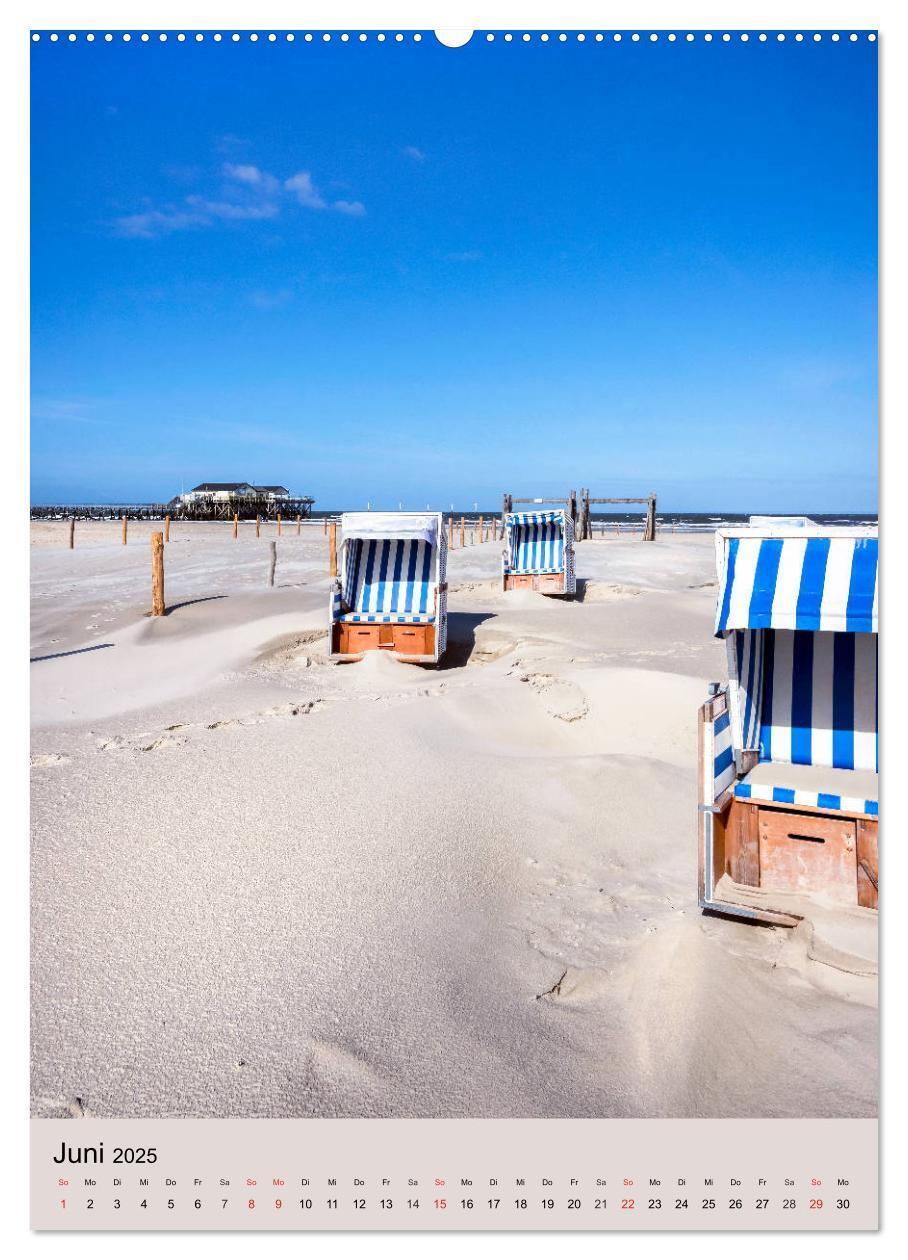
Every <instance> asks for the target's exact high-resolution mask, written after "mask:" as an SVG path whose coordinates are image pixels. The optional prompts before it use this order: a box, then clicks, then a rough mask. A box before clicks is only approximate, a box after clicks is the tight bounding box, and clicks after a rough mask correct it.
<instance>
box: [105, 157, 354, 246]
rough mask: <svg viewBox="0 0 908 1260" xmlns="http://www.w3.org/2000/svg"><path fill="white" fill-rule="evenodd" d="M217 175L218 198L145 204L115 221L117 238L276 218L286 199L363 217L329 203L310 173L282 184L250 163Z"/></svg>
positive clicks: (350, 207)
mask: <svg viewBox="0 0 908 1260" xmlns="http://www.w3.org/2000/svg"><path fill="white" fill-rule="evenodd" d="M221 175H222V178H223V186H222V188H221V189H220V190H219V195H216V196H206V195H204V194H202V193H193V194H191V195H189V196H187V197H184V198H183V199H182V200H181V201H178V202H173V203H170V204H168V205H165V206H153V205H148V206H147V207H146V208H145V209H142V210H138V211H136V212H135V213H134V214H126V215H121V216H120V217H119V218H117V219H115V220H114V221H113V228H114V230H115V231H116V232H117V234H118V235H120V236H126V237H140V238H145V239H148V240H150V239H154V238H155V237H158V236H166V235H168V234H169V233H172V232H183V231H187V230H190V229H197V228H203V227H210V226H212V225H213V224H216V223H218V222H241V221H244V220H246V221H255V220H261V219H274V218H276V217H277V216H278V215H279V214H280V213H281V210H282V207H283V204H284V199H285V197H286V196H287V194H290V195H291V196H292V197H293V199H294V200H295V202H296V204H297V205H300V206H303V207H305V208H306V209H308V210H328V211H335V212H336V213H338V214H343V215H347V216H350V217H353V218H361V217H362V216H363V215H364V214H365V213H366V207H365V206H364V205H363V203H362V202H361V201H344V200H339V201H329V200H328V199H327V198H326V197H325V196H324V195H323V194H322V192H321V190H320V189H319V188H317V187H316V185H315V182H314V181H313V178H312V175H311V173H310V172H309V171H298V172H297V173H296V174H295V175H291V176H290V178H289V179H285V180H283V181H281V180H280V179H278V178H277V177H276V176H275V175H272V174H270V173H269V172H268V171H264V170H262V169H261V167H258V166H255V165H254V164H252V163H251V162H224V163H223V165H222V167H221Z"/></svg>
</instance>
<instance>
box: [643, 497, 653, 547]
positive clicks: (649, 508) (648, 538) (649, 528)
mask: <svg viewBox="0 0 908 1260" xmlns="http://www.w3.org/2000/svg"><path fill="white" fill-rule="evenodd" d="M643 541H644V542H655V541H656V496H655V495H654V494H651V495H650V496H649V499H648V501H647V504H646V524H645V525H644V526H643Z"/></svg>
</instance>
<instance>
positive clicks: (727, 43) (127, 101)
mask: <svg viewBox="0 0 908 1260" xmlns="http://www.w3.org/2000/svg"><path fill="white" fill-rule="evenodd" d="M146 16H147V15H146ZM681 16H683V15H682V14H680V13H679V14H678V15H676V17H675V18H673V19H672V20H676V21H678V20H680V17H681ZM556 17H557V14H555V13H554V11H549V13H548V14H547V15H545V16H536V15H535V11H534V14H533V15H532V20H530V18H529V17H528V18H526V19H525V21H526V25H507V24H505V23H490V24H489V25H488V26H485V27H478V26H476V20H477V19H476V18H471V19H470V21H471V23H472V24H473V25H472V28H471V29H463V30H460V29H434V27H433V26H431V25H429V21H428V19H426V25H425V26H423V27H420V26H414V25H413V22H412V21H411V22H409V23H404V24H402V25H394V24H393V22H392V21H391V20H390V19H388V18H385V19H384V20H385V21H386V22H388V23H389V24H387V25H380V24H376V25H366V26H361V25H350V26H345V25H343V24H342V21H341V18H340V17H338V18H337V20H336V23H335V24H334V25H332V26H330V27H324V26H317V27H307V26H305V25H299V26H296V27H288V26H286V25H281V26H269V25H266V24H261V25H259V24H257V23H261V22H263V16H262V14H254V13H251V12H250V13H248V14H247V16H246V19H245V20H242V21H240V20H239V19H238V18H236V17H235V16H234V17H231V14H230V12H229V10H227V11H225V12H224V13H223V14H222V15H221V16H220V18H219V20H218V21H217V22H216V21H214V19H213V18H212V20H211V22H210V23H208V24H203V25H200V26H191V27H189V26H186V27H184V26H180V25H178V24H177V23H178V20H179V19H178V17H174V16H171V15H170V14H169V6H165V9H164V10H162V15H161V18H160V20H159V22H158V23H157V24H153V25H150V26H145V25H137V24H133V18H132V17H130V16H128V15H127V14H124V15H123V16H122V18H121V21H122V22H123V25H121V26H118V27H108V26H103V25H94V24H92V21H90V20H89V18H88V16H85V17H84V18H79V19H77V16H76V13H75V11H73V14H72V15H71V21H72V25H68V26H59V25H56V26H55V25H52V24H50V23H45V22H43V21H42V22H34V24H32V25H30V27H29V29H28V30H27V32H22V33H20V36H17V38H19V39H20V42H21V45H22V48H21V51H22V55H23V58H25V57H26V56H27V59H28V62H29V92H30V119H29V163H30V215H31V219H30V252H29V255H28V266H29V271H30V286H31V287H30V293H31V298H30V367H29V371H30V390H31V398H30V407H31V411H30V417H31V418H30V439H29V440H30V453H29V465H30V479H31V480H30V505H29V517H30V519H29V523H28V529H29V541H30V546H29V552H30V574H29V581H30V607H31V640H30V649H31V650H30V663H29V671H30V724H31V730H30V734H31V742H30V790H31V818H30V833H31V834H30V868H31V869H30V914H31V948H30V981H31V983H30V1023H31V1041H30V1076H31V1103H30V1135H31V1136H30V1156H29V1160H30V1163H29V1170H30V1182H31V1228H32V1230H33V1231H35V1232H36V1233H38V1234H43V1233H44V1232H48V1233H69V1234H78V1233H82V1232H86V1231H87V1232H105V1231H121V1232H122V1231H171V1232H180V1231H198V1232H204V1231H220V1232H234V1231H236V1232H248V1231H302V1232H304V1231H359V1232H361V1233H362V1232H369V1231H384V1232H388V1231H425V1232H452V1231H462V1232H465V1233H469V1232H474V1233H475V1232H487V1231H497V1232H507V1231H524V1232H531V1231H532V1232H535V1231H570V1232H582V1231H603V1232H609V1231H631V1232H642V1231H650V1232H653V1233H659V1232H668V1231H673V1232H697V1231H701V1232H702V1231H741V1232H745V1231H784V1232H790V1233H797V1234H799V1235H801V1234H806V1233H814V1232H838V1231H845V1232H847V1231H875V1230H876V1229H877V1228H878V1226H879V1203H878V1197H879V1196H878V1136H879V1134H878V1098H879V1059H880V1055H879V1027H880V1025H879V1011H878V994H877V987H878V985H877V982H878V955H879V948H878V913H879V910H878V900H879V869H880V864H879V849H880V800H881V795H880V784H879V773H880V740H879V709H880V688H879V630H880V625H879V603H880V598H879V586H880V583H879V571H878V559H879V520H878V424H877V388H878V382H877V357H878V343H877V318H878V316H877V307H878V282H877V262H878V255H877V251H878V239H877V221H878V197H877V186H878V162H877V145H878V109H877V94H878V59H879V55H880V52H881V47H880V45H881V40H882V36H881V35H880V33H879V32H878V31H877V30H876V29H868V28H867V26H866V23H865V24H863V25H861V24H857V25H852V26H847V25H839V26H827V25H820V26H817V25H809V24H808V25H799V24H798V22H797V21H796V15H795V14H792V15H791V17H790V21H791V24H790V25H787V26H785V27H779V26H775V25H774V26H762V25H760V24H759V22H758V21H756V20H753V18H752V16H751V17H749V18H748V20H747V22H743V21H740V20H738V19H736V18H734V17H733V16H732V15H729V16H728V20H729V21H730V22H732V25H729V26H727V27H724V26H716V25H710V24H708V23H704V22H703V21H701V20H699V19H697V20H694V18H693V17H692V18H690V19H689V21H688V24H686V25H684V24H681V25H667V24H666V20H665V18H664V16H663V19H662V20H661V21H660V22H655V23H651V24H645V25H641V26H635V25H633V24H632V21H631V18H629V17H624V18H622V19H621V20H620V21H616V19H615V17H614V15H612V16H610V17H609V15H607V14H606V13H605V11H604V10H603V11H602V12H601V13H600V14H599V15H598V17H599V21H600V22H603V21H606V19H607V18H608V21H611V22H613V23H614V24H613V25H608V24H606V25H596V24H595V22H594V21H593V19H592V18H590V20H589V23H588V24H587V25H585V26H578V25H576V24H575V25H571V26H564V27H562V26H558V25H552V24H551V23H552V21H553V19H554V18H556ZM57 20H59V15H58V16H57ZM285 20H286V19H285ZM298 20H302V17H301V18H300V19H298ZM636 20H638V21H641V22H643V21H644V17H643V15H642V14H641V15H639V16H638V18H637V19H636ZM712 20H713V22H714V21H715V17H713V19H712ZM837 20H838V19H837Z"/></svg>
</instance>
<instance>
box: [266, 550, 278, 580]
mask: <svg viewBox="0 0 908 1260" xmlns="http://www.w3.org/2000/svg"><path fill="white" fill-rule="evenodd" d="M270 550H271V561H270V563H269V565H268V585H269V586H274V568H275V565H276V564H277V543H276V542H272V543H271V545H270Z"/></svg>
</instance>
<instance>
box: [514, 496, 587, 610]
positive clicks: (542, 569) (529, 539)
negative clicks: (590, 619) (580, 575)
mask: <svg viewBox="0 0 908 1260" xmlns="http://www.w3.org/2000/svg"><path fill="white" fill-rule="evenodd" d="M504 528H505V547H504V551H503V552H502V557H501V589H502V590H503V591H513V590H533V591H541V592H542V594H544V595H573V594H574V593H575V592H576V589H577V581H576V578H575V576H574V521H573V518H572V517H571V515H570V514H569V513H568V512H567V511H565V509H564V508H557V509H555V510H553V511H545V512H507V513H505V518H504Z"/></svg>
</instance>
